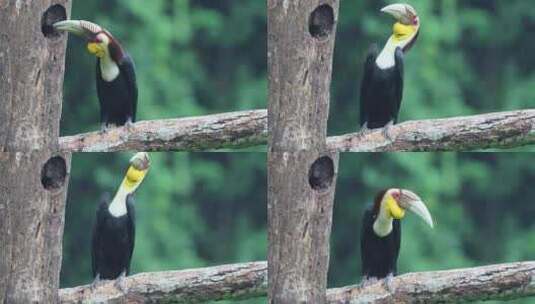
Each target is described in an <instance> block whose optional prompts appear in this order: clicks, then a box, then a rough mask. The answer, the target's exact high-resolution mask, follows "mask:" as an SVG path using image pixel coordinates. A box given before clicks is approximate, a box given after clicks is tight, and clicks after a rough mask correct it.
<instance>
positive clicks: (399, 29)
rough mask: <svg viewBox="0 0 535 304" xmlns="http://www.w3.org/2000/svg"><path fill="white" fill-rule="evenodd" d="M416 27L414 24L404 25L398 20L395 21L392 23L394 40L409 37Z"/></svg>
mask: <svg viewBox="0 0 535 304" xmlns="http://www.w3.org/2000/svg"><path fill="white" fill-rule="evenodd" d="M417 30H418V29H417V27H416V26H414V25H405V24H402V23H400V22H396V23H395V24H394V28H393V32H394V36H393V37H394V39H395V40H396V41H400V42H401V41H403V40H405V39H407V38H409V37H411V36H412V35H413V34H414V33H416V31H417Z"/></svg>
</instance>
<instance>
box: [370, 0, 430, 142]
mask: <svg viewBox="0 0 535 304" xmlns="http://www.w3.org/2000/svg"><path fill="white" fill-rule="evenodd" d="M381 12H384V13H387V14H390V15H392V16H394V18H396V20H397V22H396V23H395V24H394V28H393V34H392V36H391V37H390V39H388V41H387V43H386V45H385V47H384V48H383V50H382V51H381V53H379V52H378V49H377V45H375V44H374V45H372V47H371V48H370V51H369V53H368V57H367V59H366V63H365V67H364V76H363V78H362V83H361V87H360V125H361V127H362V131H363V132H366V131H367V130H368V129H380V128H384V127H385V130H384V132H385V134H386V135H388V127H390V126H392V125H394V124H396V123H397V121H398V114H399V109H400V107H401V100H402V98H403V56H404V54H405V53H406V52H408V51H409V49H410V48H411V47H412V46H413V45H414V43H415V42H416V40H417V38H418V34H419V30H420V18H419V17H418V14H417V13H416V10H414V8H413V7H412V6H410V5H408V4H392V5H389V6H387V7H385V8H383V9H382V10H381Z"/></svg>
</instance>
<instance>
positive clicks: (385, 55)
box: [375, 37, 399, 70]
mask: <svg viewBox="0 0 535 304" xmlns="http://www.w3.org/2000/svg"><path fill="white" fill-rule="evenodd" d="M398 46H399V45H398V44H397V43H395V41H394V39H393V38H392V37H390V39H388V41H387V42H386V45H385V47H384V48H383V50H382V51H381V53H380V54H379V56H377V59H376V60H375V63H376V64H377V66H378V67H379V68H380V69H382V70H386V69H389V68H391V67H393V66H394V65H396V49H397V47H398Z"/></svg>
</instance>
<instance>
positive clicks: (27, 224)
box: [0, 0, 71, 303]
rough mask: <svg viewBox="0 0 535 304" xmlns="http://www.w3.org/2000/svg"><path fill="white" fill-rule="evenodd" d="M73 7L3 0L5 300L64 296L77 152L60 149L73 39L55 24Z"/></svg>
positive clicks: (0, 212) (0, 229) (0, 170)
mask: <svg viewBox="0 0 535 304" xmlns="http://www.w3.org/2000/svg"><path fill="white" fill-rule="evenodd" d="M70 5H71V3H70V0H55V1H52V0H40V1H14V0H2V1H0V28H1V29H2V30H1V33H0V176H1V178H0V303H34V302H38V303H55V302H57V300H58V298H57V291H58V288H59V272H60V266H61V244H62V238H63V222H64V211H65V196H66V192H67V184H68V177H69V174H68V172H69V167H70V155H60V154H56V153H55V151H57V149H58V137H59V121H60V116H61V103H62V91H63V72H64V65H65V64H64V63H65V47H66V36H65V35H63V36H60V35H59V34H57V33H55V32H54V31H53V30H52V27H51V25H52V24H53V23H54V22H56V21H59V20H64V19H66V17H67V14H68V13H69V12H70ZM3 151H9V153H7V152H6V153H4V152H3Z"/></svg>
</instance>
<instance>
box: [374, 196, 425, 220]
mask: <svg viewBox="0 0 535 304" xmlns="http://www.w3.org/2000/svg"><path fill="white" fill-rule="evenodd" d="M377 204H378V206H377V207H378V209H379V210H380V212H384V213H385V214H386V215H387V216H389V217H391V218H393V219H398V220H400V219H402V218H403V217H405V211H406V210H409V211H411V212H413V213H414V214H416V215H418V216H419V217H420V218H421V219H422V220H423V221H424V222H425V223H426V224H427V225H429V226H430V227H431V228H433V219H432V218H431V213H429V210H428V209H427V207H426V206H425V203H424V202H423V201H422V199H421V198H420V197H419V196H418V195H416V194H415V193H414V192H412V191H409V190H404V189H389V190H386V191H385V192H384V194H383V195H382V197H379V198H378V199H377Z"/></svg>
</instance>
